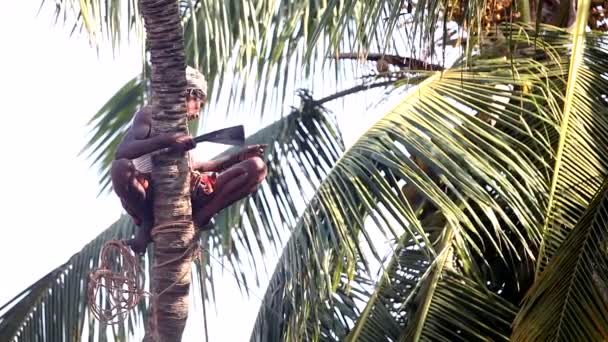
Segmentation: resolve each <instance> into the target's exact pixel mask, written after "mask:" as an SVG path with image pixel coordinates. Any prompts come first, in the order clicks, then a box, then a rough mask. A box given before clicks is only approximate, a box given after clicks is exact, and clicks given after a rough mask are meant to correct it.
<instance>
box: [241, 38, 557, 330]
mask: <svg viewBox="0 0 608 342" xmlns="http://www.w3.org/2000/svg"><path fill="white" fill-rule="evenodd" d="M530 30H531V28H527V29H526V30H522V31H520V32H517V31H516V32H514V35H513V36H514V39H516V41H525V40H526V39H527V35H528V34H529V33H530V32H531V31H530ZM543 34H544V35H545V37H541V38H544V40H542V41H541V42H540V43H539V44H540V46H539V49H538V50H537V53H540V54H542V55H543V56H544V62H543V63H538V62H536V61H534V60H531V59H529V58H525V57H522V58H517V59H516V60H515V62H514V63H513V64H511V62H510V61H506V60H505V59H492V60H483V59H476V60H474V61H472V62H473V63H472V64H473V67H472V68H463V69H458V68H457V69H454V70H448V71H446V72H444V73H437V74H434V75H433V76H431V77H429V78H428V79H426V80H425V81H424V82H422V83H421V84H420V85H419V86H418V87H416V88H414V89H413V90H412V91H410V93H409V94H408V95H407V96H406V97H405V98H404V99H403V101H402V102H401V104H400V105H398V106H397V107H396V108H395V109H393V110H392V111H390V112H389V113H387V114H386V115H385V116H384V118H382V119H381V120H380V121H378V122H377V123H376V124H375V125H373V126H372V127H371V128H370V129H369V130H368V131H367V132H366V133H364V134H363V135H362V136H361V138H360V139H359V140H358V141H357V142H356V143H355V144H354V145H353V146H352V147H351V148H350V149H349V150H348V151H346V153H345V154H344V156H343V157H341V158H340V160H339V161H338V162H337V163H336V165H335V166H334V167H333V169H332V170H331V172H330V173H329V174H328V176H327V177H326V178H325V179H324V180H323V183H322V184H321V186H320V188H319V190H318V192H317V194H316V195H315V197H314V198H313V199H312V201H311V202H310V203H309V205H308V207H307V209H306V210H305V212H304V214H303V216H302V218H301V219H300V221H299V224H298V225H297V226H296V227H295V229H294V231H293V233H292V237H291V238H290V240H289V241H288V243H287V245H286V247H285V249H284V251H283V255H282V257H281V259H280V261H279V264H278V265H277V268H276V269H275V273H274V276H273V278H272V279H273V280H271V285H270V286H269V288H268V290H267V297H266V298H265V303H267V304H266V305H270V306H271V307H272V308H273V310H271V311H274V313H273V314H270V313H268V312H267V310H265V309H262V310H261V311H260V315H259V316H258V321H257V324H256V329H255V330H254V335H253V336H252V340H264V339H265V338H266V337H267V335H265V334H267V333H269V332H270V333H271V335H270V336H278V335H281V336H283V338H296V337H297V336H299V335H302V334H304V333H307V332H309V328H308V325H307V324H306V323H305V322H316V321H318V320H319V319H320V317H321V315H322V314H323V312H324V311H323V310H321V308H322V307H323V305H325V304H324V303H326V302H327V301H330V302H331V298H332V295H333V293H334V291H335V289H336V287H337V286H338V285H337V284H338V283H337V282H336V281H335V279H342V277H344V278H346V279H352V277H353V274H354V272H355V269H356V268H357V266H356V265H358V264H359V263H360V264H361V265H362V267H363V268H364V269H365V270H368V271H369V267H368V264H369V260H370V259H376V260H381V257H380V253H379V252H378V250H379V245H380V244H382V241H383V239H386V240H387V241H389V240H393V239H394V240H397V239H403V234H406V235H405V236H406V238H409V239H414V240H415V241H416V243H417V244H418V245H419V248H421V250H422V251H424V252H425V253H426V254H427V255H428V257H429V258H430V259H429V260H435V258H437V255H438V254H437V252H436V251H435V249H433V248H431V246H433V244H432V243H431V241H429V239H428V237H427V233H428V232H426V231H425V229H424V227H423V226H421V225H420V222H419V219H420V217H422V216H421V215H428V214H429V210H432V211H435V210H439V211H440V212H441V213H442V214H443V215H444V217H445V219H446V226H447V227H450V230H451V232H452V233H451V235H452V236H453V238H451V239H450V240H448V242H446V243H448V245H449V246H450V251H451V252H450V253H451V254H453V255H454V258H456V259H457V260H458V270H459V272H461V274H462V276H465V275H466V276H467V277H468V276H470V277H472V278H471V279H472V280H470V281H469V285H467V286H468V287H465V288H464V289H463V291H465V292H466V293H467V294H468V295H469V296H470V297H471V298H477V299H479V298H482V297H483V296H489V294H487V290H483V289H484V288H485V287H486V282H487V281H491V280H493V279H494V278H495V277H497V274H500V273H502V269H503V268H504V267H505V266H507V267H512V268H514V269H515V266H516V265H519V264H520V263H521V262H522V261H526V262H528V261H529V260H530V259H532V258H533V257H534V255H535V251H536V250H538V247H539V245H540V233H541V229H540V228H541V227H542V222H543V220H542V217H543V216H542V213H543V212H544V211H545V207H544V204H545V203H546V194H547V190H548V184H549V177H548V175H550V170H551V168H550V164H549V163H548V162H547V161H548V160H551V156H552V150H553V142H554V141H555V139H556V138H558V131H557V128H558V127H559V125H558V123H559V120H560V113H559V106H558V104H559V99H560V96H562V94H563V93H562V92H561V91H562V89H563V87H562V85H563V83H560V82H559V81H560V80H562V79H563V77H564V76H565V75H566V71H565V70H564V69H563V65H564V62H563V58H562V57H561V56H563V55H566V53H565V51H566V50H567V39H565V40H564V39H563V38H562V37H561V36H560V35H559V34H555V33H554V32H553V31H544V33H543ZM517 39H518V40H517ZM560 39H562V40H560ZM564 42H566V44H564ZM505 86H510V87H511V88H508V87H507V90H501V89H504V87H505ZM499 97H503V100H500V101H499V100H498V99H497V98H499ZM488 117H489V118H491V119H492V120H495V123H493V124H492V123H491V121H490V120H488V119H487V118H488ZM410 157H415V158H417V159H418V160H421V161H422V162H423V164H422V165H423V166H424V167H422V166H421V164H420V163H415V162H414V161H413V160H412V159H410ZM404 186H405V187H406V188H407V187H411V188H413V189H415V193H416V196H414V197H417V198H414V197H406V195H405V193H404V192H403V191H401V189H402V188H403V187H404ZM420 200H422V201H426V203H427V204H426V205H422V209H420V210H421V211H420V210H419V209H418V208H420V206H418V205H417V204H418V203H419V202H420ZM415 207H418V208H415ZM366 222H367V223H366ZM372 236H375V238H372ZM364 251H367V252H364ZM489 256H492V258H490V257H489ZM331 265H334V266H331ZM335 265H340V266H335ZM482 270H483V271H482ZM522 272H524V271H522ZM524 273H525V272H524ZM436 274H437V276H439V275H444V272H443V269H441V270H440V271H439V272H438V273H436ZM446 277H448V278H449V277H452V278H449V279H455V278H453V277H456V275H454V274H451V273H450V274H447V275H446ZM514 278H515V279H514V280H510V281H511V283H510V285H512V286H513V287H514V288H519V286H520V285H521V282H522V281H528V280H527V279H521V278H519V275H515V276H514ZM436 281H438V280H436ZM450 281H452V280H450ZM454 281H455V280H454ZM442 284H443V283H442ZM446 284H449V283H446ZM475 284H480V285H479V286H478V285H475ZM476 286H478V287H476ZM482 290H483V291H482ZM484 291H485V292H484ZM277 296H278V297H277ZM476 296H477V297H476ZM494 297H496V296H495V295H493V297H492V298H494ZM427 298H430V299H429V301H428V302H427V304H426V307H427V310H428V309H429V308H431V306H429V305H430V304H429V303H434V302H433V298H435V297H433V296H432V295H431V296H428V297H427ZM503 302H504V300H503ZM269 303H270V304H269ZM501 303H502V302H501ZM433 305H434V304H433ZM501 305H502V307H501V308H500V311H501V312H502V313H506V312H507V311H508V312H511V314H512V307H510V306H508V305H506V304H504V303H502V304H501ZM507 307H508V310H507ZM503 309H504V310H503ZM336 310H338V311H339V309H336ZM348 310H351V311H352V307H351V308H348ZM479 310H480V311H478V313H480V315H482V313H483V312H485V311H483V310H487V308H480V309H479ZM277 312H278V315H279V316H280V317H285V322H284V323H282V324H281V325H280V326H279V327H278V328H272V329H271V328H267V327H272V322H271V320H273V319H275V316H276V315H277ZM427 314H428V312H427ZM427 314H425V316H423V317H426V315H427ZM501 315H502V314H501ZM476 317H477V316H476ZM479 317H481V316H479ZM501 317H503V316H501ZM503 323H504V322H503ZM507 326H508V323H507ZM481 328H482V327H479V329H481ZM418 331H419V333H421V332H422V331H423V330H418ZM475 331H477V330H475ZM506 334H508V332H507V333H506ZM500 336H506V335H505V333H504V331H503V332H502V333H501V335H500Z"/></svg>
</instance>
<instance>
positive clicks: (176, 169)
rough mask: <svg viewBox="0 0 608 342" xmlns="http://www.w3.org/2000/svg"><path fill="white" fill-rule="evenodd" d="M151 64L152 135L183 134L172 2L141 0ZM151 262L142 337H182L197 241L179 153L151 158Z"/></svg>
mask: <svg viewBox="0 0 608 342" xmlns="http://www.w3.org/2000/svg"><path fill="white" fill-rule="evenodd" d="M140 8H141V11H142V14H143V17H144V25H145V30H146V36H147V37H146V39H147V43H148V48H149V50H150V63H151V65H152V72H151V76H152V94H153V100H154V102H156V103H157V104H158V108H159V109H160V111H159V112H157V113H155V114H154V116H153V118H152V134H153V135H154V134H158V133H164V132H186V131H187V126H186V125H187V119H186V111H185V99H184V90H185V87H186V76H185V67H186V64H185V57H184V39H183V28H182V25H181V21H180V15H179V9H178V4H177V1H176V0H140ZM153 165H154V168H153V172H152V184H153V185H154V186H153V188H154V193H153V196H154V218H155V226H154V228H153V230H152V238H153V241H154V248H153V253H154V257H153V258H154V259H153V260H154V265H153V268H152V275H151V285H150V286H151V290H152V293H153V296H152V298H151V301H152V302H151V310H152V312H151V313H150V315H149V322H148V323H149V324H148V327H147V329H146V336H145V338H144V341H180V340H181V337H182V333H183V331H184V327H185V325H186V320H187V318H188V292H189V288H190V272H191V260H192V253H190V251H191V248H190V247H191V246H192V245H193V242H195V241H196V239H195V235H196V234H195V230H194V226H193V224H192V209H191V204H190V192H189V191H188V189H189V182H190V180H189V177H188V175H189V167H188V162H187V159H186V158H185V156H184V155H183V154H175V153H172V154H170V153H163V154H160V155H158V156H155V157H154V158H153Z"/></svg>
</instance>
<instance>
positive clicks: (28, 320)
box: [0, 216, 144, 341]
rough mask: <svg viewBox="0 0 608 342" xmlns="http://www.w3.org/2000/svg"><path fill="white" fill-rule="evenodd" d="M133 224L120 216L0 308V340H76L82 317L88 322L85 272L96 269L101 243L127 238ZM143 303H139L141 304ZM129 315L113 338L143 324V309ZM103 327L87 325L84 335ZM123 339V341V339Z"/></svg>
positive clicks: (87, 279) (131, 231)
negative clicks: (76, 251)
mask: <svg viewBox="0 0 608 342" xmlns="http://www.w3.org/2000/svg"><path fill="white" fill-rule="evenodd" d="M134 228H135V227H134V225H133V224H132V223H131V220H130V218H129V217H128V216H122V217H121V218H120V219H119V220H118V221H116V223H114V224H113V225H111V226H110V227H109V228H108V229H106V230H105V231H104V232H103V233H101V234H100V235H99V236H98V237H97V238H95V239H94V240H93V241H91V242H90V243H88V244H87V245H86V246H85V247H84V248H83V249H82V250H81V251H80V252H78V253H76V254H74V256H72V257H71V258H70V259H69V260H68V261H67V262H66V263H65V264H63V265H61V266H59V267H58V268H56V269H54V270H53V271H51V272H49V273H48V274H47V275H46V276H44V277H42V278H41V279H40V280H38V281H37V282H36V283H34V284H32V286H30V287H29V288H27V289H26V290H24V291H23V292H22V293H20V294H19V295H17V296H15V298H13V299H12V300H10V301H9V302H8V303H6V304H4V305H3V306H2V307H1V308H0V313H1V316H0V337H1V339H2V341H13V340H15V341H59V340H62V339H64V338H65V339H71V340H77V339H79V338H80V336H81V334H82V332H83V327H84V324H85V318H86V317H89V319H91V316H90V313H89V311H88V308H87V298H86V295H87V286H88V281H89V278H88V276H89V273H90V272H91V271H92V270H94V269H96V268H97V267H98V266H99V262H100V260H99V253H100V251H101V248H102V246H103V244H104V243H105V242H106V241H108V240H111V239H127V238H129V237H130V236H131V235H132V234H133V230H134ZM142 303H143V302H142ZM142 305H144V304H141V305H140V308H139V309H138V310H137V311H135V312H133V313H132V314H131V315H129V318H128V321H127V322H126V325H125V326H122V327H121V328H120V329H119V330H118V331H115V334H116V337H119V338H120V337H121V336H125V335H126V331H129V332H133V327H134V326H135V324H141V323H143V320H142V313H143V310H142V309H143V307H142ZM102 329H105V326H100V324H99V323H95V324H89V326H88V333H89V335H90V336H95V334H96V333H97V332H101V333H102V335H105V331H103V330H102ZM123 340H124V339H123Z"/></svg>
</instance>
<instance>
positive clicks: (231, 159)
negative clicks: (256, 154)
mask: <svg viewBox="0 0 608 342" xmlns="http://www.w3.org/2000/svg"><path fill="white" fill-rule="evenodd" d="M240 161H241V160H240V158H239V154H238V153H234V154H230V155H227V156H224V157H220V158H218V159H212V160H206V161H195V162H194V167H193V168H194V169H195V170H198V171H200V172H207V171H212V172H220V171H223V170H226V169H227V168H229V167H231V166H232V165H234V164H236V163H238V162H240Z"/></svg>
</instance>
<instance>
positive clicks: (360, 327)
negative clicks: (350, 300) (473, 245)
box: [344, 212, 445, 341]
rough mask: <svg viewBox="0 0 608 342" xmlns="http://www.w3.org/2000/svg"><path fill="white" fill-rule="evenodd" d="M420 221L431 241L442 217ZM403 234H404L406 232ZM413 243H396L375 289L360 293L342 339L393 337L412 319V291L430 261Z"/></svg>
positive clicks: (435, 214) (428, 266)
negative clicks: (359, 303)
mask: <svg viewBox="0 0 608 342" xmlns="http://www.w3.org/2000/svg"><path fill="white" fill-rule="evenodd" d="M421 225H422V226H423V227H424V228H425V230H427V231H429V232H431V234H432V235H433V236H431V237H430V239H431V240H433V241H435V240H436V239H437V237H438V234H440V233H441V232H443V228H444V226H445V219H444V218H443V217H442V216H441V213H439V212H435V213H434V214H432V215H430V216H429V217H427V218H426V219H425V220H423V222H421ZM404 237H405V238H407V234H406V235H405V236H404ZM417 244H418V242H417V239H406V240H403V241H400V242H399V243H398V244H397V246H396V248H395V250H394V252H393V253H392V256H391V260H390V262H389V263H388V265H387V266H386V269H385V271H384V274H383V275H382V277H381V278H380V281H379V282H378V285H377V286H376V288H375V290H374V291H373V292H372V293H369V294H368V295H367V296H366V297H364V299H366V300H367V302H366V304H365V308H364V309H363V310H362V313H361V315H360V316H358V317H357V318H356V320H355V324H354V326H353V327H352V330H351V331H350V332H349V334H348V336H346V338H345V339H344V340H345V341H368V340H369V341H378V340H385V341H397V340H398V339H399V336H401V335H402V334H403V331H404V330H405V328H406V327H407V326H408V322H411V320H412V313H415V312H416V310H415V305H416V304H415V303H414V300H413V299H414V295H415V294H416V292H417V290H418V289H419V288H420V286H421V282H422V281H424V280H425V279H426V278H428V277H429V273H430V269H429V268H430V267H431V266H432V263H433V260H432V258H431V257H430V256H429V254H428V253H425V252H424V250H422V249H420V248H417V247H418V246H417ZM416 298H417V297H416ZM353 311H354V308H353ZM409 324H411V323H409Z"/></svg>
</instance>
